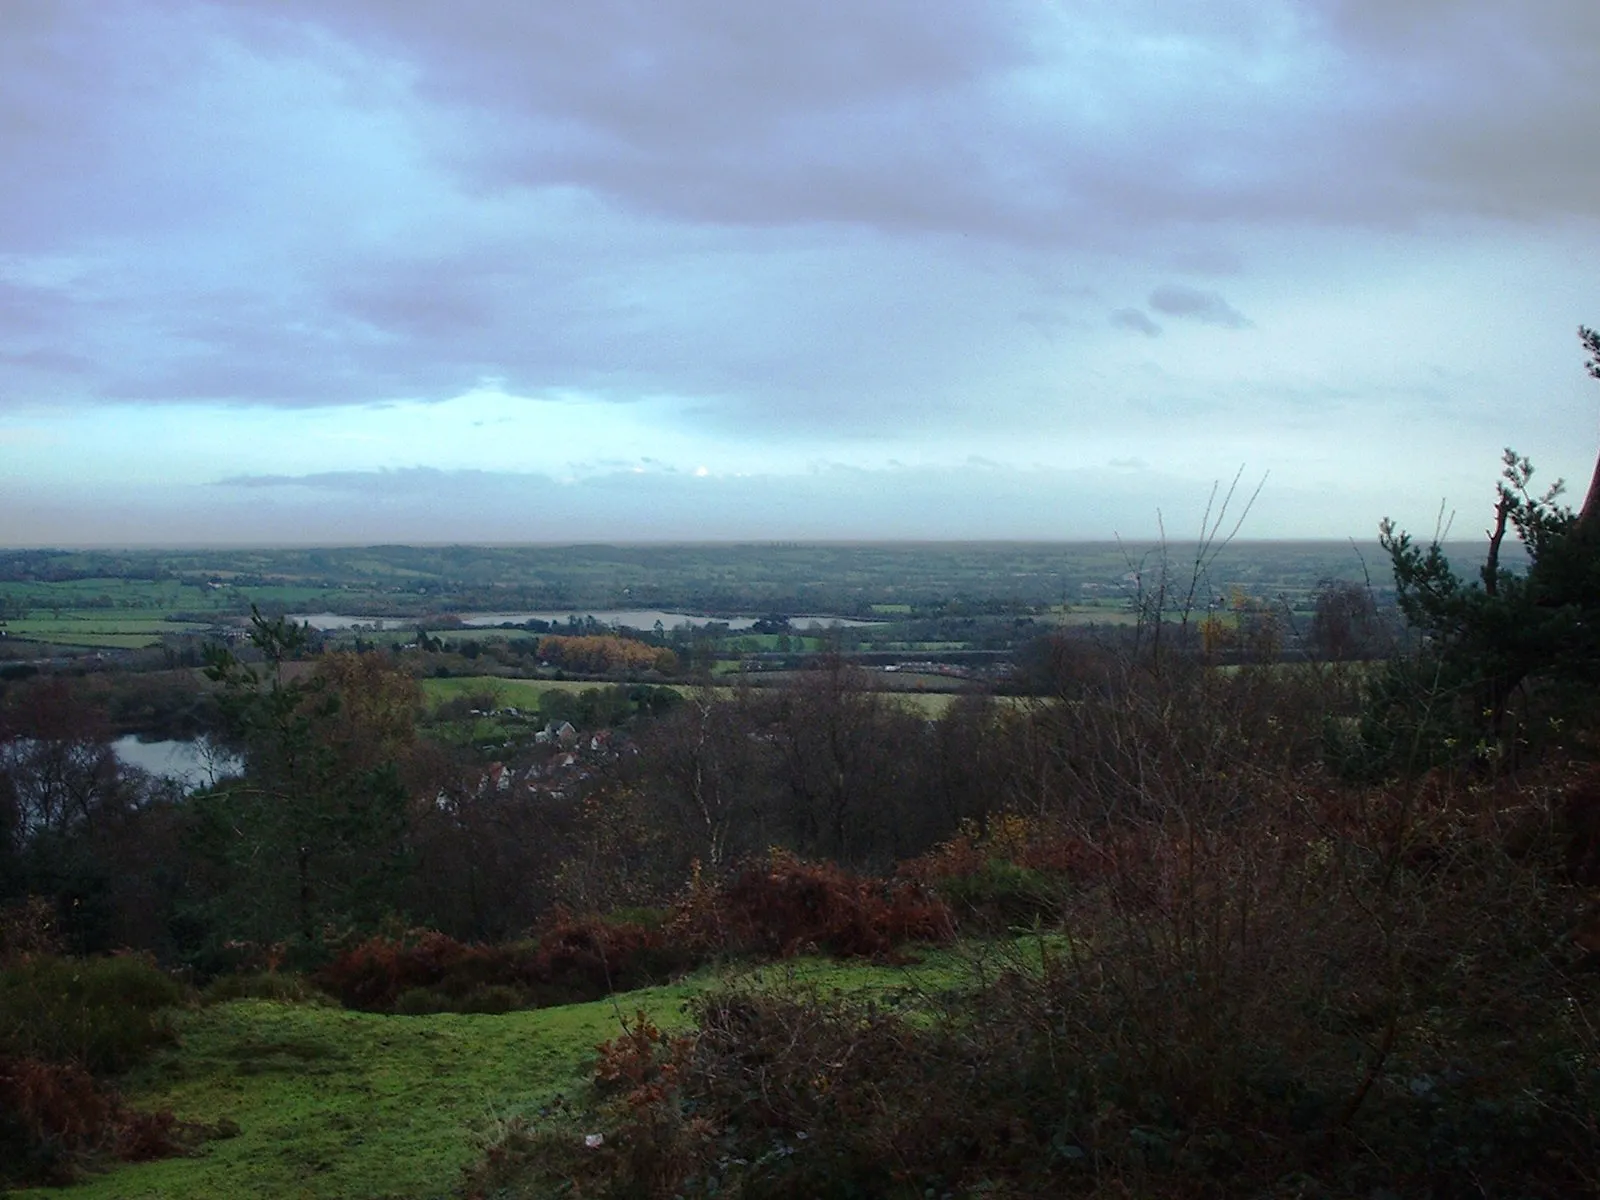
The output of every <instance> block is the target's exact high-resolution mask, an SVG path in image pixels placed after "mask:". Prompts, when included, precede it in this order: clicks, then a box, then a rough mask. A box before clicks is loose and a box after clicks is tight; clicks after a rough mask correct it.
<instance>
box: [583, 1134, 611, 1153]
mask: <svg viewBox="0 0 1600 1200" xmlns="http://www.w3.org/2000/svg"><path fill="white" fill-rule="evenodd" d="M583 1144H584V1145H585V1146H587V1147H589V1149H591V1150H598V1149H600V1147H601V1146H604V1145H605V1144H606V1135H605V1134H603V1133H588V1134H585V1135H584V1137H583Z"/></svg>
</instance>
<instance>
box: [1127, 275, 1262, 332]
mask: <svg viewBox="0 0 1600 1200" xmlns="http://www.w3.org/2000/svg"><path fill="white" fill-rule="evenodd" d="M1149 303H1150V307H1151V308H1153V309H1155V310H1156V311H1157V312H1159V313H1165V314H1166V315H1167V316H1169V317H1177V318H1179V319H1181V320H1186V321H1200V322H1202V323H1204V324H1206V325H1221V326H1223V327H1225V328H1227V329H1247V328H1249V327H1250V325H1251V321H1250V318H1248V317H1246V316H1245V315H1244V314H1243V313H1242V312H1240V311H1239V310H1238V309H1236V308H1234V307H1233V306H1232V305H1231V304H1229V303H1228V302H1227V301H1226V300H1224V299H1223V298H1222V297H1221V296H1220V295H1218V294H1217V293H1216V292H1203V291H1200V290H1199V289H1197V288H1191V287H1184V286H1182V285H1181V284H1171V285H1167V286H1165V287H1158V288H1157V289H1156V290H1155V291H1153V292H1151V293H1150V301H1149Z"/></svg>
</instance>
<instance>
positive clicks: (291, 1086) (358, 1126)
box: [15, 988, 690, 1200]
mask: <svg viewBox="0 0 1600 1200" xmlns="http://www.w3.org/2000/svg"><path fill="white" fill-rule="evenodd" d="M689 990H690V989H688V988H656V989H651V990H649V991H645V992H637V993H633V994H630V995H629V996H627V997H626V998H625V1001H626V1007H625V1008H619V1007H618V1006H616V1005H613V1004H612V1003H610V1002H601V1003H596V1004H582V1005H572V1006H569V1007H564V1008H552V1009H544V1010H540V1011H537V1012H520V1013H509V1014H506V1015H504V1016H477V1015H470V1016H462V1015H454V1014H441V1015H437V1016H429V1017H385V1016H375V1015H372V1014H368V1013H355V1012H345V1011H342V1010H340V1009H337V1008H328V1007H318V1006H310V1005H289V1004H280V1003H276V1002H272V1001H262V1000H245V1001H237V1002H234V1003H231V1004H220V1005H216V1006H213V1007H210V1008H205V1009H201V1010H198V1011H195V1012H191V1013H187V1014H185V1016H184V1018H183V1020H182V1024H181V1035H182V1042H183V1044H182V1046H181V1048H180V1049H178V1050H176V1051H174V1052H171V1053H169V1054H168V1055H166V1056H164V1057H163V1058H162V1059H160V1060H159V1061H158V1062H156V1063H155V1064H154V1065H153V1066H152V1067H151V1068H149V1069H147V1070H146V1071H145V1072H143V1073H142V1075H141V1077H139V1078H137V1079H135V1080H132V1081H130V1082H129V1083H128V1084H127V1085H126V1095H127V1096H128V1098H129V1099H130V1101H132V1102H133V1103H134V1104H135V1105H136V1106H138V1107H142V1108H162V1107H171V1108H172V1109H173V1111H174V1112H175V1113H176V1114H177V1115H178V1117H179V1118H181V1119H187V1120H197V1121H204V1122H207V1123H214V1122H217V1121H221V1120H223V1119H228V1120H231V1121H233V1122H234V1123H235V1124H237V1125H238V1127H239V1131H240V1132H239V1135H238V1136H237V1137H234V1138H228V1139H225V1140H217V1141H212V1142H210V1143H209V1144H208V1145H207V1146H206V1147H205V1148H204V1150H203V1152H202V1153H201V1154H200V1155H199V1156H198V1157H195V1158H184V1159H168V1160H165V1161H162V1162H154V1163H143V1164H138V1165H133V1166H124V1167H119V1168H117V1169H116V1170H114V1171H112V1172H111V1173H109V1174H107V1175H103V1176H100V1177H98V1178H96V1179H93V1180H92V1181H90V1182H89V1183H87V1184H84V1185H81V1186H77V1187H74V1188H72V1189H71V1191H70V1192H69V1193H62V1192H60V1191H56V1190H54V1189H37V1190H34V1191H29V1192H18V1193H15V1195H17V1196H32V1197H43V1196H59V1195H64V1194H65V1195H70V1196H71V1197H72V1198H73V1200H110V1198H112V1197H116V1198H117V1200H137V1198H139V1197H162V1198H175V1200H182V1198H184V1197H195V1198H197V1200H198V1198H200V1197H217V1196H227V1197H234V1198H243V1197H255V1196H261V1197H307V1198H321V1197H329V1198H333V1197H338V1198H341V1200H359V1198H362V1197H371V1198H376V1197H395V1198H398V1197H406V1198H407V1200H411V1198H420V1197H434V1196H448V1195H449V1194H450V1192H451V1189H452V1188H453V1187H454V1186H455V1184H456V1183H457V1182H458V1179H459V1176H460V1172H461V1169H462V1167H463V1166H465V1165H466V1164H467V1163H468V1162H470V1161H472V1160H473V1159H474V1158H475V1157H476V1155H477V1153H478V1149H479V1139H480V1138H481V1137H482V1136H483V1135H485V1134H486V1133H488V1132H490V1131H491V1129H492V1127H493V1125H494V1123H495V1122H496V1121H497V1120H500V1119H504V1118H506V1117H509V1116H512V1115H516V1114H520V1113H528V1112H531V1111H533V1110H536V1109H537V1108H538V1107H539V1106H540V1105H541V1104H542V1103H544V1102H545V1101H547V1100H548V1099H549V1098H550V1097H551V1096H553V1095H554V1094H555V1093H556V1092H559V1091H562V1090H564V1089H565V1090H570V1089H571V1088H572V1087H573V1086H575V1085H576V1084H577V1083H578V1081H579V1079H580V1076H581V1072H582V1069H583V1067H584V1065H585V1064H586V1063H587V1062H588V1061H589V1060H590V1059H591V1058H592V1052H593V1049H594V1046H595V1045H596V1043H598V1042H601V1041H603V1040H605V1039H607V1038H610V1037H614V1036H616V1034H617V1033H618V1032H619V1028H620V1026H619V1014H620V1013H622V1012H629V1013H631V1012H632V1011H634V1010H635V1009H637V1008H640V1007H642V1008H644V1009H645V1010H646V1011H647V1012H649V1013H650V1014H651V1017H652V1019H653V1020H655V1021H656V1022H657V1023H658V1024H662V1025H669V1024H671V1023H675V1022H679V1021H682V1020H683V1019H684V1018H683V1016H682V1013H681V1009H682V1002H683V1000H684V999H685V998H686V997H687V995H688V993H689Z"/></svg>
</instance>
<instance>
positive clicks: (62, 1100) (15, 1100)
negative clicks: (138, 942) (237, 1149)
mask: <svg viewBox="0 0 1600 1200" xmlns="http://www.w3.org/2000/svg"><path fill="white" fill-rule="evenodd" d="M59 951H60V946H59V942H58V940H57V937H56V934H55V930H54V928H53V921H52V918H51V914H50V912H49V911H48V908H47V907H45V906H43V905H41V904H39V903H37V902H35V903H27V902H24V903H22V904H13V905H8V906H5V907H0V1188H3V1187H5V1186H6V1185H7V1184H8V1183H15V1182H23V1181H43V1182H53V1183H65V1182H69V1181H70V1180H71V1179H73V1178H74V1177H75V1176H76V1174H77V1173H78V1171H79V1170H80V1169H81V1168H82V1167H83V1166H84V1165H85V1164H88V1163H91V1162H93V1161H95V1160H97V1159H104V1158H116V1159H121V1160H123V1161H137V1160H140V1159H146V1158H155V1157H161V1156H164V1155H167V1154H173V1153H179V1152H181V1151H182V1149H183V1148H184V1147H185V1146H187V1145H190V1144H192V1143H193V1142H194V1141H195V1140H197V1139H198V1137H200V1136H201V1135H202V1134H203V1132H204V1131H203V1130H200V1129H198V1128H197V1127H192V1126H184V1125H182V1124H181V1123H179V1122H178V1121H176V1120H175V1119H174V1118H173V1116H172V1114H171V1113H170V1112H157V1113H146V1112H138V1111H134V1110H131V1109H129V1108H127V1107H126V1106H125V1105H124V1104H123V1103H122V1101H121V1099H120V1098H119V1097H118V1095H117V1093H116V1091H115V1090H114V1088H112V1087H111V1086H110V1085H109V1084H108V1083H107V1082H106V1079H107V1077H109V1076H112V1075H115V1074H117V1073H120V1072H123V1071H126V1070H128V1069H129V1068H130V1067H133V1066H135V1065H136V1064H138V1063H140V1062H142V1061H144V1059H146V1058H147V1057H148V1056H149V1055H150V1054H151V1053H152V1052H153V1051H154V1050H155V1049H157V1048H159V1047H161V1046H165V1045H167V1044H168V1043H169V1042H171V1040H172V1028H171V1025H170V1021H169V1013H170V1009H171V1007H172V1006H173V1005H175V1004H177V1003H178V1002H179V1000H180V998H181V995H180V991H179V988H178V987H177V985H176V984H175V983H174V982H173V981H172V979H171V978H170V977H169V976H168V975H167V974H166V973H164V972H162V971H160V970H159V969H157V968H156V966H155V965H154V964H153V963H151V962H150V961H148V960H147V959H144V958H140V957H136V956H131V955H126V956H119V957H110V958H98V959H77V958H67V957H64V956H62V955H61V954H60V952H59Z"/></svg>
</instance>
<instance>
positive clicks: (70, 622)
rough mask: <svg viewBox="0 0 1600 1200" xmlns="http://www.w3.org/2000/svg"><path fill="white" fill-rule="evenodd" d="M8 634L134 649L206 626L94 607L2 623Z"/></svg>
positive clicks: (54, 642) (200, 630)
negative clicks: (112, 613)
mask: <svg viewBox="0 0 1600 1200" xmlns="http://www.w3.org/2000/svg"><path fill="white" fill-rule="evenodd" d="M5 627H6V633H7V635H8V636H9V637H12V638H16V639H19V640H21V641H29V642H44V643H47V644H50V645H55V646H103V647H113V648H116V649H126V650H137V649H141V648H143V647H145V646H159V645H160V644H161V640H162V638H164V637H169V636H172V635H176V634H186V633H204V632H205V631H206V630H208V629H210V628H212V626H210V625H204V624H200V623H198V622H193V621H169V620H166V619H164V618H163V617H161V616H160V615H158V614H154V613H151V612H149V611H145V612H140V613H127V612H118V613H117V615H115V616H112V615H107V614H104V613H101V612H99V611H96V610H88V611H80V612H74V613H67V614H63V615H61V616H59V617H58V616H49V617H45V616H29V617H21V618H16V619H13V620H10V621H7V622H6V626H5Z"/></svg>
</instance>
